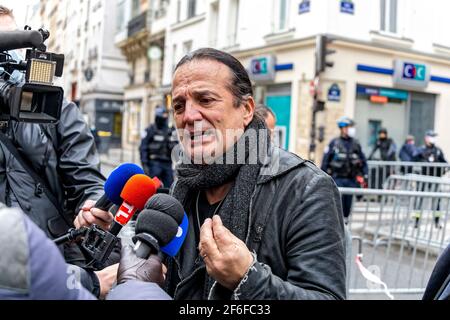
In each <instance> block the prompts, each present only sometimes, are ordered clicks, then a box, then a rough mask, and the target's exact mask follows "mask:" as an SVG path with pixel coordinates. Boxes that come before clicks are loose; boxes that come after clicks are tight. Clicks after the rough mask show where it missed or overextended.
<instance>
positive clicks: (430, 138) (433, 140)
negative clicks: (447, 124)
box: [428, 137, 436, 144]
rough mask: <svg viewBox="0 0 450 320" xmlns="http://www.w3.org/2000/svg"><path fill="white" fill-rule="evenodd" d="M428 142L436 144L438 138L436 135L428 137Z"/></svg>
mask: <svg viewBox="0 0 450 320" xmlns="http://www.w3.org/2000/svg"><path fill="white" fill-rule="evenodd" d="M428 142H429V143H430V144H436V138H435V137H428Z"/></svg>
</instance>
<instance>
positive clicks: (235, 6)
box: [227, 0, 239, 46]
mask: <svg viewBox="0 0 450 320" xmlns="http://www.w3.org/2000/svg"><path fill="white" fill-rule="evenodd" d="M238 23H239V0H231V1H230V12H229V16H228V29H227V30H228V31H227V32H228V45H229V46H232V45H235V44H236V39H237V30H238Z"/></svg>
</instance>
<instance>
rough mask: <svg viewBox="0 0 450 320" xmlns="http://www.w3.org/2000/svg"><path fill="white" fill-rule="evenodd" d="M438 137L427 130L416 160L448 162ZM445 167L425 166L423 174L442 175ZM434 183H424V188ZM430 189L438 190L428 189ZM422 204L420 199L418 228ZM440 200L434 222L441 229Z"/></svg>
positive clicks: (417, 217) (417, 208)
mask: <svg viewBox="0 0 450 320" xmlns="http://www.w3.org/2000/svg"><path fill="white" fill-rule="evenodd" d="M436 137H437V133H436V132H434V131H433V130H427V132H425V139H424V140H425V145H423V146H422V147H420V148H419V149H418V150H417V154H416V156H415V160H416V161H418V162H427V163H447V160H446V159H445V156H444V152H442V150H441V148H439V147H437V146H436ZM443 170H444V168H439V167H428V168H427V167H423V168H422V174H423V175H428V176H435V177H440V176H442V175H443V173H444V171H443ZM432 186H433V184H429V185H427V184H422V190H421V191H424V190H425V188H427V189H431V188H432ZM437 186H438V184H435V187H436V188H437ZM428 191H438V190H428ZM421 206H422V201H419V206H416V212H415V220H416V221H415V225H414V227H415V228H417V227H418V226H419V220H420V217H421V211H419V210H421ZM439 210H440V201H439V199H437V205H436V211H435V212H434V215H435V216H434V222H435V227H436V228H439V229H441V228H442V226H441V225H440V223H439V220H440V215H441V213H440V211H439Z"/></svg>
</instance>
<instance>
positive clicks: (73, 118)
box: [57, 101, 105, 213]
mask: <svg viewBox="0 0 450 320" xmlns="http://www.w3.org/2000/svg"><path fill="white" fill-rule="evenodd" d="M57 130H58V132H57V134H58V140H57V141H58V156H59V161H58V172H59V174H60V176H61V178H62V182H63V185H64V190H65V191H66V193H67V195H68V198H67V201H68V203H67V204H68V208H69V209H70V210H73V212H74V213H78V212H79V211H80V209H81V208H82V207H83V205H84V204H85V202H86V200H93V201H96V200H98V199H99V198H100V197H101V196H102V194H103V185H104V183H105V178H104V177H103V175H102V174H101V173H100V158H99V155H98V153H97V149H96V147H95V142H94V137H93V136H92V133H91V131H90V130H89V128H88V126H87V124H86V122H85V121H84V119H83V116H82V114H81V112H80V110H79V108H78V107H77V106H76V105H75V104H74V103H72V102H70V103H69V102H68V101H64V102H63V107H62V111H61V119H60V121H59V123H58V126H57Z"/></svg>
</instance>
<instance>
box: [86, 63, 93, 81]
mask: <svg viewBox="0 0 450 320" xmlns="http://www.w3.org/2000/svg"><path fill="white" fill-rule="evenodd" d="M84 78H85V79H86V81H87V82H90V81H91V80H92V78H94V70H92V68H91V67H88V68H87V69H86V70H84Z"/></svg>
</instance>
